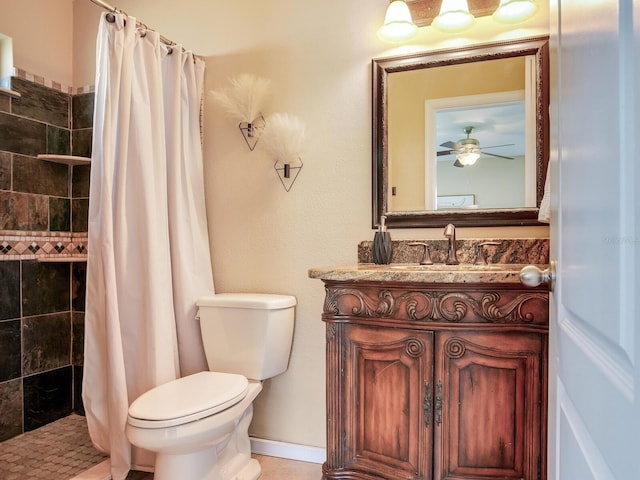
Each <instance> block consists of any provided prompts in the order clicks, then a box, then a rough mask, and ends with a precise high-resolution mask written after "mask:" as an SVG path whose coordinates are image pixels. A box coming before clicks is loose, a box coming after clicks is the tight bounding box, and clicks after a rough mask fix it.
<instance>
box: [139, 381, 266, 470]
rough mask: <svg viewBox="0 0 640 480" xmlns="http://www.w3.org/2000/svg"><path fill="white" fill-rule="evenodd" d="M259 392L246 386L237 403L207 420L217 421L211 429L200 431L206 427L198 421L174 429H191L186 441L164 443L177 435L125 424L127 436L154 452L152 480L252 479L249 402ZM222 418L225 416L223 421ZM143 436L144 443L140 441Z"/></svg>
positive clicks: (255, 386) (254, 464) (254, 463)
mask: <svg viewBox="0 0 640 480" xmlns="http://www.w3.org/2000/svg"><path fill="white" fill-rule="evenodd" d="M261 389H262V386H261V384H260V383H255V384H250V389H249V392H248V393H247V396H246V397H245V398H244V399H243V400H242V401H241V402H240V403H238V404H237V405H235V406H234V407H231V408H230V409H228V410H225V411H223V412H221V413H219V414H217V416H219V417H217V418H216V419H213V417H211V418H212V420H215V421H216V422H218V423H217V427H215V428H202V427H206V424H203V423H202V422H203V421H202V420H201V421H197V422H192V424H187V425H184V426H181V427H177V428H190V429H194V430H191V431H192V436H191V441H189V442H185V441H184V438H183V442H172V441H171V442H169V441H167V438H170V437H171V436H172V435H176V436H179V435H178V433H177V432H176V431H174V430H171V429H168V430H167V429H158V430H157V431H153V430H151V429H147V430H144V429H137V428H133V427H131V426H130V425H127V428H128V430H127V435H128V436H129V439H130V441H131V443H132V444H134V445H140V446H144V447H146V448H148V449H150V450H152V451H155V452H156V461H155V474H154V480H176V479H180V480H256V479H257V478H258V477H259V476H260V474H261V473H262V471H261V468H260V464H259V463H258V461H257V460H255V459H253V458H251V442H250V441H249V425H250V423H251V418H252V417H253V404H252V402H253V400H254V399H255V397H256V396H257V395H258V393H259V392H260V390H261ZM237 412H242V413H241V414H240V415H238V413H237ZM222 415H226V417H227V420H226V421H225V418H223V417H222ZM204 421H206V420H204ZM172 428H174V427H172ZM143 436H144V440H146V441H141V440H143V439H142V438H141V437H143ZM160 444H162V446H160ZM198 445H199V448H198ZM194 446H196V449H195V451H193V449H194Z"/></svg>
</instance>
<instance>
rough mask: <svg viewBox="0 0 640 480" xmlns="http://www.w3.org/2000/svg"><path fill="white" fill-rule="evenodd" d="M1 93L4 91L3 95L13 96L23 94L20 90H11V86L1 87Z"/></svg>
mask: <svg viewBox="0 0 640 480" xmlns="http://www.w3.org/2000/svg"><path fill="white" fill-rule="evenodd" d="M0 93H2V94H3V95H7V96H9V97H11V98H20V97H21V96H22V95H20V92H16V91H15V90H11V89H10V88H4V87H0Z"/></svg>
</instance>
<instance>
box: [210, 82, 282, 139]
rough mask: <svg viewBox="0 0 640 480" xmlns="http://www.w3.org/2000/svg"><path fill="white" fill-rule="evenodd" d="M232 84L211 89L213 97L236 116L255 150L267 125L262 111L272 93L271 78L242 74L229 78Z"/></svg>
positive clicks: (239, 125)
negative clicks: (222, 87)
mask: <svg viewBox="0 0 640 480" xmlns="http://www.w3.org/2000/svg"><path fill="white" fill-rule="evenodd" d="M229 84H230V86H229V87H228V88H225V89H223V90H221V91H211V95H212V97H213V99H214V100H215V101H216V102H217V103H218V105H220V106H221V107H222V108H223V109H224V110H225V111H226V112H227V113H228V114H229V115H231V116H232V117H233V118H235V119H236V120H237V121H238V122H239V123H238V128H239V129H240V132H241V133H242V136H243V137H244V139H245V141H246V142H247V145H248V146H249V149H250V150H252V151H253V149H254V148H255V147H256V144H257V143H258V140H259V139H260V136H261V133H262V131H263V130H264V127H265V123H266V122H265V119H264V116H263V115H262V112H264V111H265V107H266V106H267V103H268V100H269V97H270V95H271V80H269V79H267V78H261V77H256V76H255V75H249V74H241V75H238V76H235V77H231V78H230V79H229Z"/></svg>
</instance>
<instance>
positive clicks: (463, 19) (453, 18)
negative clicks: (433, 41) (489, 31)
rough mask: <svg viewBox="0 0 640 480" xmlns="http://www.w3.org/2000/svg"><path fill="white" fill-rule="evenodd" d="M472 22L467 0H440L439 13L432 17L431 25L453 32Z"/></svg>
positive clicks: (464, 27) (466, 26)
mask: <svg viewBox="0 0 640 480" xmlns="http://www.w3.org/2000/svg"><path fill="white" fill-rule="evenodd" d="M474 22H475V18H474V17H473V15H472V14H471V12H469V4H468V3H467V0H442V5H441V6H440V14H439V15H438V16H437V17H436V18H434V20H433V24H432V25H433V26H434V27H435V28H437V29H438V30H441V31H443V32H448V33H455V32H461V31H462V30H466V29H467V28H469V27H471V25H473V23H474Z"/></svg>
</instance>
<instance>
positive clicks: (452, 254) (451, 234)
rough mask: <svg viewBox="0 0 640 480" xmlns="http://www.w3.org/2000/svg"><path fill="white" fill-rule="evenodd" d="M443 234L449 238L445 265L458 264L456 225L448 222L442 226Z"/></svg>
mask: <svg viewBox="0 0 640 480" xmlns="http://www.w3.org/2000/svg"><path fill="white" fill-rule="evenodd" d="M444 236H445V237H447V238H448V239H449V253H448V255H447V261H446V262H445V263H446V264H447V265H458V264H459V263H460V262H459V261H458V256H457V255H456V227H455V225H454V224H453V223H450V224H449V225H447V226H446V227H444Z"/></svg>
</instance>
